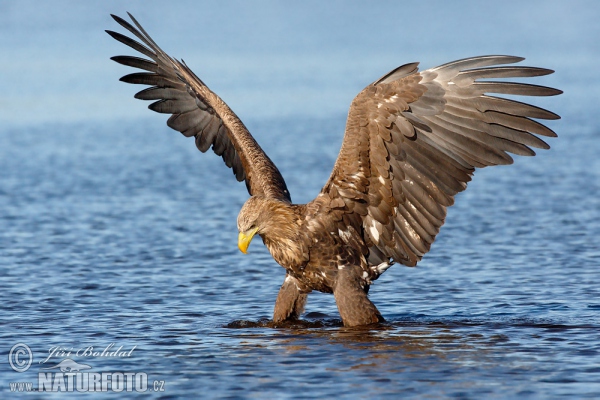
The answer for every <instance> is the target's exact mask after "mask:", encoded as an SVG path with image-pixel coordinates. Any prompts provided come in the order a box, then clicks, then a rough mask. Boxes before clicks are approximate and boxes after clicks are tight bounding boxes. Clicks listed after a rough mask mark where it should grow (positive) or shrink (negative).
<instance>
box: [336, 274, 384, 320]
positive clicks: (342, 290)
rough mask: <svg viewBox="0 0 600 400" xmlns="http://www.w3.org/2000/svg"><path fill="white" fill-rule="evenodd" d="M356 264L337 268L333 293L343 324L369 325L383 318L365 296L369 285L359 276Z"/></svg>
mask: <svg viewBox="0 0 600 400" xmlns="http://www.w3.org/2000/svg"><path fill="white" fill-rule="evenodd" d="M361 275H362V269H361V268H360V267H358V266H344V267H342V268H341V269H339V270H338V274H337V279H336V282H335V286H334V288H333V295H334V297H335V302H336V304H337V307H338V310H339V312H340V316H341V317H342V321H344V326H359V325H369V324H374V323H377V322H383V321H384V319H383V317H382V316H381V314H380V313H379V310H377V307H375V304H373V303H372V302H371V300H369V297H367V292H368V291H369V286H368V285H367V284H365V283H364V282H363V281H362V279H361V278H360V277H361Z"/></svg>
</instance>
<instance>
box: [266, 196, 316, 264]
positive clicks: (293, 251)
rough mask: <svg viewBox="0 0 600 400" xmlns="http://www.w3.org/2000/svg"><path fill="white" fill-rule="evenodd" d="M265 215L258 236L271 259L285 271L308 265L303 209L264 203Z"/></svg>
mask: <svg viewBox="0 0 600 400" xmlns="http://www.w3.org/2000/svg"><path fill="white" fill-rule="evenodd" d="M265 207H266V212H265V213H264V214H263V215H264V216H265V218H264V220H263V221H261V222H262V223H261V229H260V230H259V232H258V234H259V235H260V236H261V238H262V239H263V242H264V244H265V246H267V248H268V249H269V251H270V252H271V255H272V256H273V258H274V259H275V261H277V262H278V263H279V264H280V265H281V266H283V267H284V268H287V269H294V270H296V269H298V268H302V267H303V266H304V264H306V262H307V261H308V250H307V248H306V243H305V239H306V238H305V237H303V234H305V233H306V232H305V229H304V228H303V225H304V216H303V207H304V206H303V205H295V204H289V203H285V202H281V201H270V200H266V201H265Z"/></svg>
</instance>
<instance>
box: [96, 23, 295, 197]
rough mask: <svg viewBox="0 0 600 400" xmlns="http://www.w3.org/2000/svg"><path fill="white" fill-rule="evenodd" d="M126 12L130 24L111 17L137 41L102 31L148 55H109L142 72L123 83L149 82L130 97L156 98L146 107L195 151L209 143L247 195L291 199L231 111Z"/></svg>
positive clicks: (129, 76)
mask: <svg viewBox="0 0 600 400" xmlns="http://www.w3.org/2000/svg"><path fill="white" fill-rule="evenodd" d="M129 16H130V18H131V20H132V21H133V23H134V25H135V27H134V26H133V25H131V24H130V23H128V22H127V21H125V20H123V19H122V18H120V17H117V16H115V15H113V16H112V17H113V18H114V19H115V21H117V22H118V23H119V24H120V25H121V26H122V27H124V28H125V29H127V30H128V31H129V32H131V33H132V34H133V35H134V36H136V37H137V38H138V39H139V40H140V41H141V42H142V43H140V42H137V41H136V40H134V39H131V38H129V37H127V36H125V35H122V34H120V33H117V32H113V31H106V32H107V33H108V34H109V35H111V36H112V37H113V38H114V39H116V40H118V41H119V42H121V43H124V44H126V45H127V46H129V47H131V48H132V49H134V50H136V51H138V52H140V53H141V54H143V55H145V56H146V57H148V58H149V59H150V60H148V59H144V58H139V57H132V56H116V57H112V60H114V61H116V62H118V63H120V64H123V65H127V66H130V67H134V68H139V69H141V70H144V71H147V72H136V73H132V74H129V75H125V76H124V77H122V78H121V81H123V82H127V83H133V84H142V85H150V86H151V87H149V88H146V89H144V90H142V91H140V92H138V93H137V94H136V95H135V97H136V98H137V99H141V100H156V101H155V102H154V103H152V104H150V105H149V106H148V108H150V109H151V110H153V111H156V112H159V113H165V114H172V115H171V117H170V118H169V119H168V120H167V125H168V126H169V127H171V128H173V129H175V130H177V131H179V132H181V133H182V134H183V135H185V136H187V137H194V138H195V141H196V146H197V147H198V149H199V150H200V151H202V152H206V151H207V150H208V149H209V148H211V147H212V149H213V151H214V152H215V153H216V154H217V155H219V156H221V157H222V158H223V161H224V162H225V164H226V165H227V166H228V167H230V168H232V169H233V172H234V174H235V176H236V178H237V180H238V181H244V180H245V181H246V186H247V188H248V192H249V193H250V194H251V195H264V196H267V197H273V198H277V199H281V200H284V201H291V200H290V195H289V192H288V190H287V187H286V184H285V181H284V180H283V177H282V176H281V174H280V173H279V170H278V169H277V167H276V166H275V165H274V164H273V162H272V161H271V160H270V159H269V157H268V156H267V155H266V154H265V153H264V152H263V150H262V149H261V148H260V146H259V145H258V143H256V141H255V140H254V138H253V137H252V135H251V134H250V132H248V130H247V129H246V127H245V126H244V124H243V123H242V122H241V121H240V120H239V118H238V117H237V116H236V115H235V114H234V113H233V111H231V109H230V108H229V107H228V106H227V105H226V104H225V102H223V100H221V98H219V97H218V96H217V95H216V94H215V93H213V92H212V91H211V90H210V89H209V88H208V87H207V86H206V85H205V84H204V83H203V82H202V81H201V80H200V79H199V78H198V77H197V76H196V75H195V74H194V73H193V72H192V71H191V70H190V69H189V68H188V66H187V65H186V64H185V63H184V62H183V61H181V62H180V61H178V60H175V59H173V58H171V57H169V56H168V55H167V54H166V53H165V52H163V51H162V50H161V49H160V47H158V45H157V44H156V43H155V42H154V41H153V40H152V38H150V36H149V35H148V34H147V33H146V31H145V30H144V29H143V28H142V27H141V26H140V24H139V23H138V22H137V21H136V20H135V18H133V16H131V14H129Z"/></svg>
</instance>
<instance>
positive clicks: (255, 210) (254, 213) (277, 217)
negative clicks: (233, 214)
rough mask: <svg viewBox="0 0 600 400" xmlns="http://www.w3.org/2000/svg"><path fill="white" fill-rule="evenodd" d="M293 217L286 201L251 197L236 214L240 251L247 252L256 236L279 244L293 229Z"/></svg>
mask: <svg viewBox="0 0 600 400" xmlns="http://www.w3.org/2000/svg"><path fill="white" fill-rule="evenodd" d="M294 217H295V216H294V213H293V211H292V207H291V205H290V203H288V202H287V201H282V200H277V199H272V198H267V197H264V196H260V195H259V196H251V197H250V198H249V199H248V200H247V201H246V202H245V203H244V205H243V206H242V209H241V210H240V213H239V214H238V219H237V227H238V231H239V236H238V247H239V249H240V251H241V252H242V253H244V254H245V253H246V252H247V251H248V246H249V245H250V242H251V241H252V238H253V237H254V235H256V234H258V235H259V236H260V237H262V239H263V241H264V240H269V239H271V240H272V241H275V242H279V241H281V240H284V239H286V238H287V236H288V234H287V233H288V232H287V231H288V230H293V228H294V227H293V225H295V224H294V223H293V221H294V219H295V218H294Z"/></svg>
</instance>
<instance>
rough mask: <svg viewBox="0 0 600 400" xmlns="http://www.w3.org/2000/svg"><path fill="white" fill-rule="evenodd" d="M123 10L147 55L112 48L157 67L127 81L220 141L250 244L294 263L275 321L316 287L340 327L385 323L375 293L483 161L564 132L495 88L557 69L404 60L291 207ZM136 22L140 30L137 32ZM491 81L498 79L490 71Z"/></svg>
mask: <svg viewBox="0 0 600 400" xmlns="http://www.w3.org/2000/svg"><path fill="white" fill-rule="evenodd" d="M130 17H131V19H132V21H133V23H134V25H135V27H134V26H132V25H130V24H129V23H128V22H126V21H124V20H123V19H121V18H119V17H116V16H113V18H114V19H115V20H116V21H117V22H118V23H119V24H120V25H121V26H123V27H124V28H126V29H127V30H128V31H129V32H131V33H132V34H134V35H135V36H136V37H137V38H138V39H139V40H141V42H142V43H143V44H142V43H139V42H137V41H135V40H132V39H130V38H129V37H127V36H124V35H121V34H119V33H116V32H111V31H107V32H108V33H109V34H110V35H111V36H112V37H113V38H115V39H116V40H118V41H120V42H122V43H124V44H126V45H128V46H129V47H131V48H133V49H134V50H137V51H139V52H140V53H142V54H143V55H145V56H146V57H148V58H150V59H151V60H146V59H141V58H137V57H130V56H118V57H113V58H112V59H113V60H115V61H117V62H118V63H121V64H124V65H128V66H132V67H137V68H140V69H142V70H145V71H148V72H143V73H133V74H130V75H126V76H124V77H123V78H121V80H122V81H124V82H127V83H137V84H144V85H151V87H150V88H148V89H145V90H142V91H141V92H139V93H137V94H136V96H135V97H136V98H139V99H143V100H158V101H156V102H154V103H152V104H151V105H150V106H149V108H150V109H151V110H154V111H157V112H161V113H167V114H172V115H171V117H170V118H169V119H168V121H167V124H168V125H169V126H170V127H172V128H173V129H176V130H178V131H180V132H181V133H183V134H184V135H185V136H189V137H192V136H193V137H195V140H196V146H197V147H198V149H200V151H202V152H205V151H207V150H208V149H209V148H210V147H212V149H213V150H214V152H215V153H216V154H218V155H220V156H221V157H223V160H224V161H225V164H226V165H227V166H228V167H230V168H232V169H233V172H234V174H235V176H236V178H237V179H238V180H239V181H245V182H246V186H247V188H248V192H249V193H250V196H251V197H250V198H249V199H248V201H247V202H246V203H245V204H244V206H243V207H242V209H241V211H240V213H239V216H238V229H239V231H240V236H239V241H238V245H239V247H240V249H241V250H242V251H243V252H246V249H247V247H248V245H249V243H250V241H251V240H252V237H253V236H254V235H255V234H258V235H260V236H261V238H262V239H263V242H264V243H265V245H266V246H267V248H268V249H269V251H270V252H271V254H272V256H273V258H274V259H275V260H276V261H277V262H278V263H279V264H280V265H281V266H282V267H284V268H285V270H286V277H285V281H284V283H283V285H282V286H281V290H280V291H279V295H278V297H277V301H276V304H275V312H274V317H273V319H274V320H275V321H283V320H287V319H294V318H298V317H299V316H300V314H301V313H302V311H303V309H304V305H305V303H306V297H307V294H308V293H310V292H311V291H312V290H318V291H321V292H328V293H333V294H334V296H335V300H336V303H337V305H338V309H339V312H340V315H341V317H342V320H343V322H344V325H346V326H355V325H366V324H370V323H376V322H379V321H382V320H383V318H382V316H381V314H380V313H379V311H378V310H377V308H376V307H375V305H373V303H372V302H371V301H370V300H369V298H368V297H367V293H368V290H369V286H370V284H371V283H372V282H373V281H374V280H376V279H377V278H378V277H379V276H380V275H381V274H382V273H383V272H384V271H385V270H386V269H387V268H389V267H390V266H391V265H392V264H393V263H394V262H398V263H401V264H404V265H407V266H414V265H416V264H417V262H418V261H419V260H421V258H422V257H423V255H424V254H425V253H427V251H429V248H430V246H431V243H432V242H433V241H434V240H435V237H436V235H437V234H438V232H439V229H440V227H441V226H442V224H443V223H444V219H445V217H446V208H447V207H449V206H451V205H452V204H453V202H454V195H456V194H457V193H458V192H460V191H462V190H464V189H465V188H466V187H467V182H469V181H470V180H471V176H472V175H473V172H474V170H475V168H477V167H485V166H489V165H498V164H510V163H512V158H511V156H510V155H509V154H508V153H513V154H518V155H534V154H535V153H534V152H533V150H532V149H531V147H536V148H540V149H548V148H549V146H548V145H547V144H546V143H545V142H543V141H542V140H541V139H539V138H538V137H537V136H535V135H539V136H549V137H554V136H556V134H555V133H554V132H553V131H552V130H550V129H549V128H547V127H546V126H544V125H542V124H540V123H538V122H536V121H535V120H534V119H533V118H535V119H558V118H559V117H558V116H557V115H556V114H554V113H552V112H550V111H546V110H543V109H541V108H537V107H534V106H531V105H528V104H524V103H520V102H517V101H514V100H507V99H503V98H499V97H495V96H490V95H488V93H499V94H510V95H528V96H550V95H556V94H560V93H561V91H560V90H556V89H552V88H548V87H543V86H535V85H530V84H524V83H511V82H506V81H499V80H497V78H514V77H534V76H541V75H548V74H550V73H552V72H553V71H551V70H548V69H542V68H533V67H522V66H499V65H502V64H513V63H516V62H519V61H522V60H523V58H520V57H512V56H483V57H474V58H469V59H464V60H459V61H454V62H451V63H448V64H444V65H442V66H439V67H437V68H432V69H428V70H425V71H422V72H418V69H417V65H418V64H417V63H412V64H406V65H403V66H401V67H399V68H396V69H395V70H393V71H391V72H390V73H388V74H386V75H385V76H383V77H382V78H381V79H379V80H377V81H375V82H374V83H372V84H370V85H368V86H367V87H366V88H365V89H364V90H363V91H362V92H360V93H359V94H358V95H357V96H356V98H355V99H354V100H353V101H352V104H351V106H350V111H349V113H348V120H347V124H346V133H345V136H344V141H343V143H342V148H341V150H340V153H339V156H338V159H337V161H336V163H335V166H334V168H333V172H332V173H331V176H330V178H329V180H328V181H327V183H326V184H325V186H324V187H323V189H322V190H321V193H320V194H319V195H318V196H317V198H316V199H314V200H313V201H311V202H310V203H308V204H292V202H291V198H290V194H289V192H288V190H287V187H286V185H285V181H284V180H283V178H282V176H281V174H280V173H279V171H278V169H277V167H275V165H274V164H273V162H272V161H271V160H270V159H269V157H267V155H266V154H265V153H264V152H263V150H262V149H261V148H260V146H259V145H258V144H257V143H256V141H255V140H254V138H253V137H252V135H250V132H248V130H247V129H246V127H245V126H244V124H243V123H242V122H241V121H240V120H239V118H238V117H237V116H236V115H235V114H234V113H233V112H232V111H231V109H229V107H228V106H227V105H226V104H225V103H224V102H223V101H222V100H221V99H220V98H219V97H218V96H217V95H216V94H214V93H213V92H212V91H211V90H210V89H209V88H208V87H207V86H206V85H205V84H204V83H203V82H202V81H201V80H200V79H199V78H198V77H197V76H196V75H195V74H194V73H193V72H192V71H191V70H190V69H189V68H188V67H187V66H186V65H185V64H184V63H183V62H180V61H177V60H175V59H173V58H171V57H169V56H168V55H167V54H166V53H164V52H163V51H162V50H161V49H160V48H159V47H158V46H157V45H156V43H154V41H153V40H152V39H151V38H150V36H148V34H147V33H146V32H145V31H144V29H143V28H142V27H141V26H140V25H139V23H138V22H137V21H136V20H135V19H134V18H133V17H132V16H131V15H130ZM136 28H137V29H136ZM481 79H495V80H492V81H485V80H481Z"/></svg>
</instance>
